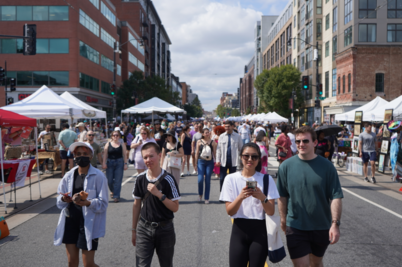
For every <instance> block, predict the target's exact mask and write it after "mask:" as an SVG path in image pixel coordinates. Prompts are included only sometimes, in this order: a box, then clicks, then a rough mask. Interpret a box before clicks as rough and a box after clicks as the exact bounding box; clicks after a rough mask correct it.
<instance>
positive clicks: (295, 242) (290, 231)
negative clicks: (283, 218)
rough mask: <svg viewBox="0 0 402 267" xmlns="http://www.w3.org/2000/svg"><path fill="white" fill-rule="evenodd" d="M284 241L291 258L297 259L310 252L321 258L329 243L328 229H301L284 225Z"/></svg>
mask: <svg viewBox="0 0 402 267" xmlns="http://www.w3.org/2000/svg"><path fill="white" fill-rule="evenodd" d="M286 241H287V245H288V250H289V254H290V258H291V259H298V258H301V257H304V256H306V255H308V254H310V253H311V254H313V255H314V256H316V257H320V258H321V257H324V254H325V251H326V250H327V248H328V245H329V243H330V241H329V229H328V230H316V231H302V230H299V229H296V228H292V227H289V226H286Z"/></svg>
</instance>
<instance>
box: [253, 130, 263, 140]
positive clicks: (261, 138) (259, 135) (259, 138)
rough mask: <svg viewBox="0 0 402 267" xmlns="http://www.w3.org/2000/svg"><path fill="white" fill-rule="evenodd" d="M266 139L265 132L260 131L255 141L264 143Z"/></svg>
mask: <svg viewBox="0 0 402 267" xmlns="http://www.w3.org/2000/svg"><path fill="white" fill-rule="evenodd" d="M264 137H265V132H264V131H263V130H260V131H259V132H258V134H257V136H256V138H255V141H257V142H262V141H264Z"/></svg>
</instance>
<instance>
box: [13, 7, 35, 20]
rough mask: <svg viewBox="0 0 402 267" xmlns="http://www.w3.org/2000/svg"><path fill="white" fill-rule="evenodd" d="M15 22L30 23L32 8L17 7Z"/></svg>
mask: <svg viewBox="0 0 402 267" xmlns="http://www.w3.org/2000/svg"><path fill="white" fill-rule="evenodd" d="M17 20H19V21H31V20H32V6H17Z"/></svg>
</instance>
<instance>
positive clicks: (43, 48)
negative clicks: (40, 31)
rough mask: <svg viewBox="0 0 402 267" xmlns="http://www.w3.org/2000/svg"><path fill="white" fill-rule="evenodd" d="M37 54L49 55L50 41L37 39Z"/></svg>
mask: <svg viewBox="0 0 402 267" xmlns="http://www.w3.org/2000/svg"><path fill="white" fill-rule="evenodd" d="M36 53H37V54H47V53H49V39H36Z"/></svg>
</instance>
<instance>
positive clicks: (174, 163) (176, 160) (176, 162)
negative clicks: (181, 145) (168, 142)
mask: <svg viewBox="0 0 402 267" xmlns="http://www.w3.org/2000/svg"><path fill="white" fill-rule="evenodd" d="M177 142H178V141H176V151H177ZM168 167H169V168H175V169H181V157H175V156H169V161H168Z"/></svg>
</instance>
